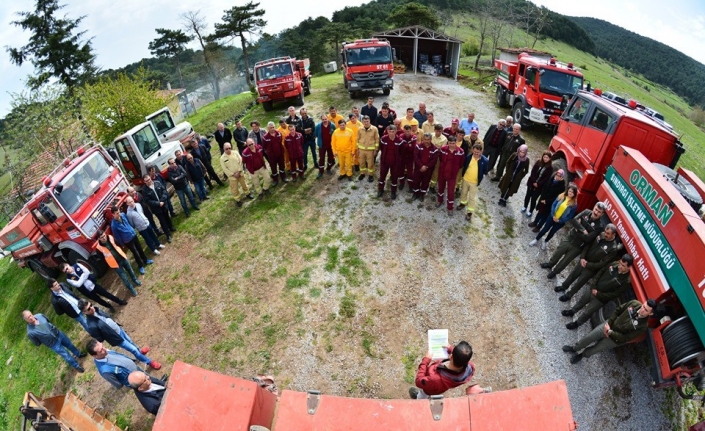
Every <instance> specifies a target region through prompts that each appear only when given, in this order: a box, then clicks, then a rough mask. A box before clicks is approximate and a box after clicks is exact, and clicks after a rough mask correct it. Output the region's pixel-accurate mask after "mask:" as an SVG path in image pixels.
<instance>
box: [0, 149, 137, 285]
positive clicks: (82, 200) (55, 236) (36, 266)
mask: <svg viewBox="0 0 705 431" xmlns="http://www.w3.org/2000/svg"><path fill="white" fill-rule="evenodd" d="M127 187H128V184H127V180H126V179H125V177H124V176H123V175H122V172H121V171H120V168H119V167H118V166H117V165H116V163H115V161H114V160H113V159H112V158H111V157H110V155H109V154H108V152H107V151H105V149H103V147H101V146H94V147H90V146H84V147H81V148H79V149H78V150H77V151H76V152H75V153H73V154H72V155H71V156H70V157H68V158H66V160H64V161H63V163H61V164H60V165H59V166H57V167H56V169H54V171H52V172H51V173H50V174H48V175H47V176H45V177H44V179H43V180H42V187H41V189H39V191H37V192H36V193H35V194H34V196H32V198H31V199H30V200H29V202H27V204H26V205H25V206H24V207H23V208H22V209H21V210H20V212H19V213H18V214H17V215H16V216H15V217H14V218H13V219H12V220H11V221H10V223H8V224H7V226H5V227H4V228H3V229H2V231H0V248H2V249H4V250H5V251H10V252H12V257H13V258H14V259H15V261H16V262H17V263H18V265H20V266H21V267H24V266H29V268H30V269H31V270H32V271H34V272H36V273H37V274H39V275H40V276H41V277H44V278H51V277H56V275H57V274H58V272H57V270H56V268H58V266H59V265H60V264H61V263H62V262H69V263H75V262H80V263H81V264H83V265H85V266H87V267H88V268H89V269H91V271H93V272H95V273H96V275H97V276H100V275H102V273H103V272H104V271H105V270H106V268H104V267H103V265H102V264H101V263H100V262H102V261H101V260H100V259H97V258H96V254H95V253H94V252H95V243H96V240H97V233H98V230H100V229H105V228H106V227H107V226H108V225H109V223H110V220H111V216H112V214H110V215H108V214H107V213H109V211H110V206H111V205H113V204H117V205H121V204H122V202H123V201H124V199H125V196H126V193H125V190H126V189H127Z"/></svg>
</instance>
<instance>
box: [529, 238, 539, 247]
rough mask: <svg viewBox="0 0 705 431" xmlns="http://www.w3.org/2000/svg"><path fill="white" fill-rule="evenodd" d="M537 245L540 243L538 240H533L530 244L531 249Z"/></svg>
mask: <svg viewBox="0 0 705 431" xmlns="http://www.w3.org/2000/svg"><path fill="white" fill-rule="evenodd" d="M537 243H538V241H537V240H535V239H532V240H531V242H530V243H529V247H533V246H535V245H536V244H537Z"/></svg>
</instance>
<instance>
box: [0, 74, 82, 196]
mask: <svg viewBox="0 0 705 431" xmlns="http://www.w3.org/2000/svg"><path fill="white" fill-rule="evenodd" d="M11 105H12V110H11V111H10V113H9V114H8V115H7V116H6V117H5V127H4V129H3V133H2V139H1V140H2V142H3V143H4V145H6V146H11V147H13V148H15V149H18V150H19V156H18V157H16V158H14V159H13V158H10V157H8V158H6V159H5V161H4V163H3V166H2V170H3V171H4V172H9V173H10V174H11V175H12V180H13V185H14V187H15V189H16V190H17V191H18V192H19V195H20V196H21V197H22V198H23V199H24V196H25V194H26V192H27V191H29V190H30V189H31V188H32V187H34V186H36V184H31V183H29V182H28V178H29V177H30V175H29V174H30V172H28V170H27V167H28V166H29V165H30V164H31V162H32V161H33V160H35V159H36V158H37V157H38V156H39V155H40V154H41V155H42V157H52V158H55V162H56V163H57V164H58V163H59V162H60V161H61V160H62V159H63V158H65V157H67V156H68V155H69V154H70V153H72V152H73V151H74V150H75V149H76V148H77V147H78V146H79V145H81V144H82V143H83V142H85V141H87V140H88V136H87V135H85V134H84V131H83V127H82V126H81V122H80V121H79V119H78V115H77V114H76V107H75V105H76V101H75V99H74V98H73V97H72V96H70V95H69V94H68V93H67V92H66V91H65V87H64V86H63V85H61V84H58V83H56V84H50V85H45V86H42V88H40V89H38V90H34V91H25V92H22V93H19V94H13V95H12V101H11Z"/></svg>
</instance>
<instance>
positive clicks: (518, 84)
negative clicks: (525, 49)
mask: <svg viewBox="0 0 705 431" xmlns="http://www.w3.org/2000/svg"><path fill="white" fill-rule="evenodd" d="M494 66H495V69H496V70H497V78H496V84H497V104H498V105H499V106H500V107H502V108H504V107H507V106H510V107H512V115H513V116H514V121H515V122H516V123H518V124H521V125H526V124H529V122H531V123H536V124H545V125H555V124H558V120H559V118H560V116H561V114H562V113H563V110H562V109H561V103H563V101H564V99H565V100H567V99H568V98H570V97H571V96H572V95H573V94H574V93H575V92H576V91H577V90H580V89H582V88H583V74H582V73H580V72H578V71H577V70H576V69H575V67H573V63H568V64H564V63H560V62H558V61H556V59H555V58H549V59H543V58H540V57H535V56H531V55H529V54H527V53H521V54H519V55H518V56H517V58H516V60H499V59H498V60H495V62H494Z"/></svg>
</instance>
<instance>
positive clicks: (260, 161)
mask: <svg viewBox="0 0 705 431" xmlns="http://www.w3.org/2000/svg"><path fill="white" fill-rule="evenodd" d="M242 163H243V164H244V165H245V169H247V172H249V173H250V174H254V173H255V172H257V171H259V170H260V169H262V168H263V167H264V150H263V149H262V147H260V146H259V145H257V144H255V150H254V151H251V150H250V147H245V149H244V150H242Z"/></svg>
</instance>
